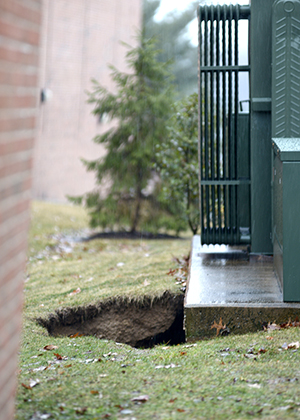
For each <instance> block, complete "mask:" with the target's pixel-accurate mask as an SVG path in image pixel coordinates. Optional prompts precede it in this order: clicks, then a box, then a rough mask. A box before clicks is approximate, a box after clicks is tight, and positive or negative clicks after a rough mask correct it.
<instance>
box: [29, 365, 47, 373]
mask: <svg viewBox="0 0 300 420" xmlns="http://www.w3.org/2000/svg"><path fill="white" fill-rule="evenodd" d="M48 367H49V366H39V367H37V368H35V369H32V371H33V372H40V371H42V370H47V369H48Z"/></svg>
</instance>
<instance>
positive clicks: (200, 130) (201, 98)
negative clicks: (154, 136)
mask: <svg viewBox="0 0 300 420" xmlns="http://www.w3.org/2000/svg"><path fill="white" fill-rule="evenodd" d="M198 37H199V40H198V42H199V56H198V61H199V64H198V66H199V105H198V106H199V115H198V118H199V146H198V147H199V150H198V155H199V209H200V229H201V243H203V239H204V236H203V235H204V223H203V217H204V212H203V210H204V209H203V187H202V185H201V180H202V179H203V173H202V167H203V165H202V162H203V156H202V152H203V127H204V125H203V97H202V95H203V86H202V85H203V83H202V72H201V68H202V66H203V47H202V42H203V36H202V7H199V9H198Z"/></svg>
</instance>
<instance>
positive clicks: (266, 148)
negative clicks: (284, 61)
mask: <svg viewBox="0 0 300 420" xmlns="http://www.w3.org/2000/svg"><path fill="white" fill-rule="evenodd" d="M272 5H273V0H263V1H262V0H251V25H250V58H251V63H250V64H251V80H250V96H251V123H250V124H251V250H252V252H257V253H272V252H273V246H272V240H271V231H272V223H271V220H272V217H271V201H272V200H271V180H270V177H271V142H270V139H271V51H272Z"/></svg>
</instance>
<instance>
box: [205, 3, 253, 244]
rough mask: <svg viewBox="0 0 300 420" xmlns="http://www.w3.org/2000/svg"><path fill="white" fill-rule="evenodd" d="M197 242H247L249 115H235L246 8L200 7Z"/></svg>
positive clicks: (242, 69) (243, 67) (244, 69)
mask: <svg viewBox="0 0 300 420" xmlns="http://www.w3.org/2000/svg"><path fill="white" fill-rule="evenodd" d="M198 18H199V137H200V138H199V162H200V202H201V204H200V206H201V209H200V210H201V241H202V243H203V244H216V243H220V244H221V243H224V244H232V245H233V244H240V243H250V134H249V114H240V113H239V105H240V104H239V73H240V72H247V73H248V74H249V72H250V66H249V65H239V43H238V24H239V20H240V19H249V18H250V7H249V6H240V5H236V6H233V5H229V6H227V5H224V6H220V5H218V6H199V9H198Z"/></svg>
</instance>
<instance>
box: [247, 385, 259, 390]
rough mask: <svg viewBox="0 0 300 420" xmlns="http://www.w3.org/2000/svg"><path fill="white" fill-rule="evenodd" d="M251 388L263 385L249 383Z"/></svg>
mask: <svg viewBox="0 0 300 420" xmlns="http://www.w3.org/2000/svg"><path fill="white" fill-rule="evenodd" d="M248 387H249V388H257V389H259V388H260V387H261V386H260V385H259V384H248Z"/></svg>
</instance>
